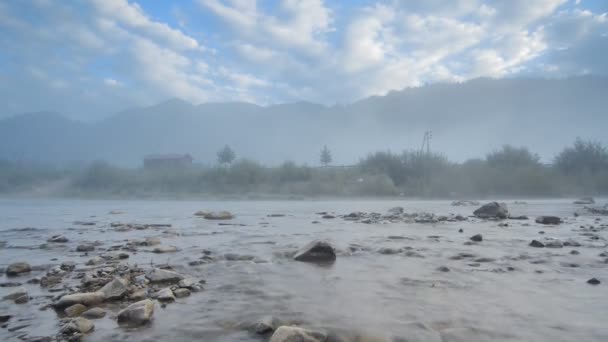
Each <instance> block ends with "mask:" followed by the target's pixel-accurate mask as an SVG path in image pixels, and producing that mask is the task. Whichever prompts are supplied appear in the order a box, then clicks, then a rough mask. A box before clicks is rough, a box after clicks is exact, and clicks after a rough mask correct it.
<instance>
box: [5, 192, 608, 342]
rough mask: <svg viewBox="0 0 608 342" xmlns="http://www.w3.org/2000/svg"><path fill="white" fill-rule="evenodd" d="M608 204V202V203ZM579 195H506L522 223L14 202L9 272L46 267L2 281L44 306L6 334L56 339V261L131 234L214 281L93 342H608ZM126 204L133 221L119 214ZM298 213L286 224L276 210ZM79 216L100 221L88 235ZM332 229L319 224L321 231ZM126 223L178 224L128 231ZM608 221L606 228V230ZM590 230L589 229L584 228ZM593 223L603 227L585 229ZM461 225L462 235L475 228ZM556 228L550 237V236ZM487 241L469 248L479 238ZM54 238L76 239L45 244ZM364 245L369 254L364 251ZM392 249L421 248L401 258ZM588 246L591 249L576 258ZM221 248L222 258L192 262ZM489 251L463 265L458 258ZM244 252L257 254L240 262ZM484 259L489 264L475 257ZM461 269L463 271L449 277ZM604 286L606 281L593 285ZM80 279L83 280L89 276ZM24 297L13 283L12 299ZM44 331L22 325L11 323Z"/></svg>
mask: <svg viewBox="0 0 608 342" xmlns="http://www.w3.org/2000/svg"><path fill="white" fill-rule="evenodd" d="M600 202H601V203H604V202H605V201H600ZM571 203H572V200H571V199H560V200H530V201H527V203H526V204H513V201H507V204H508V205H509V209H510V211H511V213H512V214H513V215H528V216H530V218H531V220H525V221H515V220H509V221H505V222H508V223H509V226H508V227H501V226H499V223H498V222H493V221H483V220H477V219H474V218H469V220H467V221H465V222H440V223H436V224H418V223H404V222H398V223H378V224H362V223H356V222H350V221H345V220H343V219H341V218H335V219H322V218H321V217H320V216H319V215H318V214H316V213H317V212H321V211H325V212H333V213H336V214H337V215H339V214H348V213H350V212H353V211H365V212H370V211H375V212H380V213H385V212H386V211H387V210H388V209H389V208H391V207H394V206H402V207H404V209H405V211H406V212H421V211H424V212H433V213H436V214H449V213H454V214H461V215H463V216H469V215H471V213H472V211H473V210H474V209H475V208H476V207H453V206H450V202H449V201H410V200H400V201H396V200H391V201H388V200H387V201H381V200H373V201H367V200H336V201H127V200H124V201H123V200H121V201H114V200H112V201H93V200H24V199H18V200H12V199H2V200H0V268H4V267H6V266H7V265H8V264H10V263H12V262H16V261H27V262H28V263H29V264H31V265H32V266H34V271H32V272H31V273H30V274H28V275H24V276H20V277H16V278H7V277H6V276H5V275H0V282H3V283H4V282H20V283H23V286H25V287H26V288H27V289H28V292H29V294H30V297H31V298H32V299H31V300H30V302H29V303H26V304H21V305H17V304H14V303H12V302H11V301H1V302H0V314H3V313H8V314H11V315H13V317H12V318H11V320H10V321H9V323H8V324H7V327H5V328H3V329H0V340H13V339H15V340H17V339H18V336H21V337H23V338H25V337H24V336H25V335H27V336H53V335H55V334H56V333H57V331H58V329H59V328H58V318H57V314H56V313H55V312H54V311H53V310H51V309H48V310H39V307H40V306H41V305H44V304H45V303H48V302H49V301H50V299H49V298H48V296H51V295H56V293H49V292H48V291H47V289H44V288H41V287H40V286H39V285H35V284H32V285H30V284H26V281H27V280H28V279H30V278H32V277H36V276H38V277H40V276H42V275H44V274H45V272H46V271H45V269H46V268H48V265H57V264H60V263H61V262H64V261H74V262H76V263H77V268H78V267H84V263H85V262H86V261H87V260H89V259H90V258H91V257H92V256H93V255H96V253H102V252H103V251H104V249H105V248H108V247H109V246H113V245H121V244H125V243H126V242H127V241H131V240H142V239H144V238H146V237H151V236H152V237H159V238H160V239H161V241H162V244H163V245H173V246H177V247H178V248H179V251H178V252H175V253H165V254H155V253H151V252H150V250H151V247H141V248H139V249H138V251H137V252H135V253H130V254H131V255H130V258H129V259H127V260H126V262H128V263H130V264H138V265H139V266H141V267H144V268H145V267H149V265H158V264H169V265H171V266H172V267H173V268H174V269H175V270H176V271H177V272H180V273H182V274H184V275H188V276H192V277H194V278H197V279H205V280H206V285H205V290H204V291H202V292H199V293H193V294H192V295H191V296H190V297H186V298H180V299H177V301H176V302H175V303H172V304H169V305H167V306H166V307H165V308H161V307H160V306H157V307H156V311H155V313H154V320H153V322H152V323H151V324H150V325H148V326H146V327H143V328H140V329H135V330H125V329H123V328H120V327H119V326H118V325H117V324H116V320H115V313H116V312H117V311H118V310H119V308H118V307H116V306H112V305H110V306H107V307H106V308H107V309H108V310H109V312H110V314H108V315H107V316H106V317H105V318H102V319H99V320H95V321H94V322H95V331H94V332H93V333H91V334H89V335H87V336H86V340H87V341H114V340H116V341H127V340H128V341H194V340H197V341H265V340H267V338H268V337H259V336H257V335H255V334H253V333H251V332H249V331H248V330H247V328H246V327H247V326H249V325H250V324H251V323H253V322H256V321H257V320H259V319H260V318H262V317H265V316H273V317H275V318H277V319H279V320H281V321H283V322H285V324H297V325H300V326H303V327H308V328H312V329H316V330H323V331H327V332H338V333H341V334H344V335H352V336H354V335H356V336H359V339H358V340H360V341H367V340H369V341H384V340H387V341H388V340H391V339H392V338H401V340H404V341H426V340H429V341H430V340H433V338H435V337H436V338H438V339H434V340H437V341H574V340H580V341H608V325H606V322H605V321H606V317H608V264H607V263H606V260H605V259H606V258H605V257H600V256H599V254H600V253H602V252H605V251H608V248H607V247H606V238H608V236H607V234H606V231H608V226H606V225H605V224H606V223H608V218H605V217H596V216H589V215H582V216H579V217H574V216H573V213H574V212H575V211H579V212H581V213H582V211H583V210H582V207H581V206H576V205H573V204H571ZM198 210H228V211H231V212H232V213H234V214H235V215H236V218H235V219H233V220H231V221H229V222H230V223H235V224H237V225H230V226H226V225H220V222H218V221H208V220H205V219H203V218H201V217H196V216H194V215H193V213H194V212H196V211H198ZM111 211H119V212H120V213H119V214H110V212H111ZM269 214H284V215H285V216H283V217H268V215H269ZM537 215H558V216H560V217H562V218H563V219H564V221H565V222H564V223H563V224H561V225H559V226H541V225H539V224H536V223H535V222H534V217H535V216H537ZM75 221H92V222H95V225H93V226H81V225H78V224H74V222H75ZM313 221H318V222H319V223H313ZM112 222H123V223H156V224H159V223H160V224H171V227H170V228H150V229H146V230H130V231H125V232H119V231H116V230H114V229H113V228H112V227H111V226H110V224H111V223H112ZM602 225H604V226H602ZM581 226H583V228H580V227H581ZM589 226H593V227H594V230H595V231H593V232H590V231H589V230H588V229H586V228H585V227H589ZM459 229H462V230H463V232H462V233H460V232H459ZM539 231H544V232H545V233H544V234H539ZM478 233H479V234H482V235H483V241H482V242H480V243H477V244H470V243H467V242H468V241H469V237H470V236H472V235H474V234H478ZM55 234H63V235H65V236H66V237H67V238H69V240H70V242H69V243H66V244H61V245H53V246H51V247H47V248H40V247H39V246H40V245H41V244H44V243H45V242H46V240H47V239H48V238H49V237H50V236H52V235H55ZM547 238H556V239H560V240H562V241H566V240H567V239H574V240H576V241H577V242H579V243H580V244H581V246H580V247H564V248H533V247H530V246H528V244H529V242H530V241H531V240H532V239H538V240H542V239H547ZM314 239H325V240H328V241H330V242H331V243H332V244H333V245H334V246H335V247H336V248H337V250H338V257H337V261H336V262H335V263H334V264H332V265H324V266H320V265H316V264H309V263H303V262H297V261H293V260H292V259H291V257H290V255H292V253H293V252H294V251H295V250H297V249H298V248H299V247H301V246H303V245H305V244H306V243H308V242H310V241H311V240H314ZM95 241H99V242H100V247H98V248H97V250H96V251H95V252H91V253H89V255H88V256H85V255H83V253H80V252H76V251H75V247H76V246H77V245H78V244H80V243H83V242H95ZM353 244H356V245H359V246H361V249H362V250H357V251H354V252H352V251H351V249H349V247H350V246H352V245H353ZM383 247H395V248H404V247H405V248H406V249H404V252H401V253H398V254H391V255H385V254H381V253H379V252H378V250H379V249H380V248H383ZM573 249H574V250H577V251H578V252H579V254H577V255H573V254H571V253H570V252H571V251H572V250H573ZM204 251H207V253H210V255H211V256H212V257H213V258H214V260H213V261H211V262H209V263H206V264H202V265H198V266H189V262H191V261H194V260H198V259H200V258H201V256H203V255H204V253H203V252H204ZM463 252H466V253H472V254H474V255H475V257H471V258H464V259H453V258H452V257H453V256H455V255H458V254H459V253H463ZM229 253H233V254H238V255H248V256H249V255H250V256H253V257H254V259H253V260H242V261H239V260H227V259H233V258H230V257H229V258H226V257H225V255H226V254H229ZM478 258H482V259H481V260H478V261H475V260H474V259H478ZM440 266H447V267H448V268H449V269H450V271H449V272H442V271H440V270H438V267H440ZM592 277H595V278H597V279H599V280H600V281H602V283H601V284H600V285H596V286H593V285H589V284H587V280H588V279H590V278H592ZM74 281H75V282H77V281H76V280H74ZM12 290H14V288H12V287H0V298H2V297H4V296H5V295H6V294H7V293H10V292H11V291H12ZM20 324H23V325H29V326H28V327H25V328H23V329H19V330H17V331H13V332H11V331H9V328H10V327H12V326H17V325H20Z"/></svg>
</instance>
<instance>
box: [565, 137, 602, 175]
mask: <svg viewBox="0 0 608 342" xmlns="http://www.w3.org/2000/svg"><path fill="white" fill-rule="evenodd" d="M554 164H555V167H556V168H557V169H558V170H560V171H562V172H563V173H565V174H583V173H592V174H594V173H597V172H599V171H603V170H606V169H608V150H606V147H604V146H603V145H602V144H600V143H599V142H593V141H583V140H582V139H580V138H577V139H576V141H575V142H574V146H572V147H566V148H565V149H564V150H563V151H561V152H560V153H559V154H558V155H557V156H556V157H555V161H554Z"/></svg>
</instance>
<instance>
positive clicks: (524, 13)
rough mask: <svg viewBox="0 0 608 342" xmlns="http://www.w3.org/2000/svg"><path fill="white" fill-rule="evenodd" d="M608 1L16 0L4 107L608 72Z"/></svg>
mask: <svg viewBox="0 0 608 342" xmlns="http://www.w3.org/2000/svg"><path fill="white" fill-rule="evenodd" d="M606 12H608V1H601V0H597V1H592V0H587V1H585V0H582V1H576V0H535V1H529V0H452V1H439V0H426V1H413V0H384V1H382V0H378V1H374V0H365V1H364V0H357V1H322V0H273V1H261V0H259V1H257V2H256V1H255V0H181V1H156V0H150V1H128V0H80V1H50V0H8V1H3V2H0V117H4V116H9V115H13V114H16V113H21V112H28V111H39V110H53V111H57V112H60V113H64V114H66V115H69V116H71V117H74V118H78V119H82V120H94V119H98V118H101V117H103V116H105V115H110V114H112V113H115V112H117V111H119V110H122V109H125V108H129V107H133V106H145V105H151V104H155V103H158V102H160V101H163V100H165V99H169V98H173V97H178V98H182V99H184V100H187V101H190V102H192V103H203V102H215V101H247V102H253V103H258V104H261V105H267V104H274V103H282V102H291V101H312V102H319V103H324V104H335V103H346V102H351V101H355V100H358V99H361V98H364V97H366V96H371V95H382V94H386V93H387V92H389V91H391V90H397V89H402V88H405V87H412V86H420V85H424V84H428V83H434V82H461V81H466V80H468V79H472V78H476V77H497V78H501V77H520V76H538V77H566V76H572V75H581V74H598V75H606V74H608V62H607V61H608V14H606Z"/></svg>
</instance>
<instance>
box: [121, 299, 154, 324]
mask: <svg viewBox="0 0 608 342" xmlns="http://www.w3.org/2000/svg"><path fill="white" fill-rule="evenodd" d="M153 314H154V302H153V301H151V300H150V299H144V300H142V301H139V302H137V303H133V304H131V305H129V306H128V307H127V308H125V309H124V310H122V311H120V312H119V313H118V324H121V325H127V326H139V325H143V324H146V323H148V322H149V321H150V319H152V315H153Z"/></svg>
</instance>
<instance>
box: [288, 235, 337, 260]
mask: <svg viewBox="0 0 608 342" xmlns="http://www.w3.org/2000/svg"><path fill="white" fill-rule="evenodd" d="M293 258H294V259H295V260H297V261H306V262H333V261H335V260H336V251H335V250H334V247H333V246H332V245H331V244H330V243H329V242H327V241H322V240H315V241H312V242H310V243H309V244H307V245H306V246H304V247H302V248H301V249H300V250H299V251H298V252H297V253H296V254H295V255H294V257H293Z"/></svg>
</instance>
